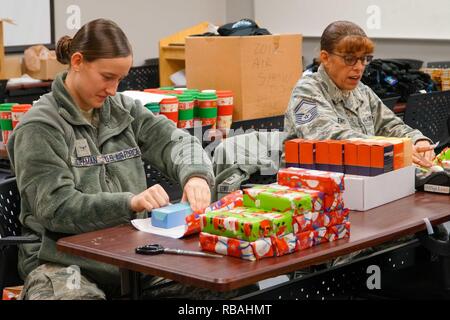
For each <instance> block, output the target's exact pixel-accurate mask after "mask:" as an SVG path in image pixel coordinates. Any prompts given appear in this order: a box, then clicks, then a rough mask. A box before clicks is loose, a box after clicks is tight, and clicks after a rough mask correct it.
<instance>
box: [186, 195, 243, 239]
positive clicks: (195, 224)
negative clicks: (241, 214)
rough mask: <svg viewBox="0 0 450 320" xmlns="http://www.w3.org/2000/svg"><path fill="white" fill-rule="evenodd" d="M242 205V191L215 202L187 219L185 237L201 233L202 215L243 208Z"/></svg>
mask: <svg viewBox="0 0 450 320" xmlns="http://www.w3.org/2000/svg"><path fill="white" fill-rule="evenodd" d="M242 204H243V203H242V191H241V190H237V191H235V192H232V193H230V194H228V195H226V196H225V197H223V198H222V199H220V200H218V201H216V202H214V203H213V204H211V205H210V206H209V207H208V208H206V209H205V210H204V211H203V212H198V211H197V212H194V213H192V214H190V215H189V216H187V217H186V231H185V233H184V235H183V236H184V237H186V236H188V235H191V234H196V233H199V232H200V231H201V223H200V215H202V214H203V213H204V212H209V211H213V210H219V209H233V208H234V207H242Z"/></svg>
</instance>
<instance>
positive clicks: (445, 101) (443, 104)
mask: <svg viewBox="0 0 450 320" xmlns="http://www.w3.org/2000/svg"><path fill="white" fill-rule="evenodd" d="M449 117H450V91H438V92H431V93H426V94H420V93H419V94H414V95H411V96H410V97H409V98H408V101H407V102H406V109H405V115H404V118H403V120H404V122H405V123H406V124H407V125H409V126H410V127H412V128H414V129H418V130H420V131H421V132H422V133H423V134H424V135H425V136H426V137H428V138H430V139H431V140H433V141H434V142H438V141H439V142H440V145H439V147H441V146H445V145H446V144H448V143H449V142H450V135H449V128H448V121H449Z"/></svg>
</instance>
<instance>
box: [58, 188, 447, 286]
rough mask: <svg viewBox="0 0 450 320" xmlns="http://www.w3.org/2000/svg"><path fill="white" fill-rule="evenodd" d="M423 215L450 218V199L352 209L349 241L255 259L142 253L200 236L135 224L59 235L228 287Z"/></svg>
mask: <svg viewBox="0 0 450 320" xmlns="http://www.w3.org/2000/svg"><path fill="white" fill-rule="evenodd" d="M424 218H428V219H429V220H430V222H431V223H432V224H433V225H435V224H439V223H442V222H445V221H447V220H450V197H449V196H448V195H438V194H431V193H416V194H414V195H411V196H408V197H406V198H403V199H400V200H397V201H394V202H391V203H388V204H386V205H383V206H380V207H378V208H374V209H372V210H369V211H365V212H356V211H352V212H351V213H350V221H351V224H352V225H351V236H350V238H349V239H343V240H339V241H336V242H332V243H326V244H322V245H319V246H316V247H313V248H310V249H308V250H304V251H299V252H296V253H293V254H289V255H286V256H282V257H277V258H267V259H262V260H259V261H253V262H251V261H246V260H241V259H238V258H233V257H224V258H222V259H215V258H203V257H192V256H183V255H170V254H161V255H156V256H143V255H138V254H136V253H135V252H134V249H135V248H136V247H138V246H142V245H145V244H150V243H159V244H161V245H163V246H165V247H167V248H178V249H185V250H196V251H200V247H199V242H198V236H191V237H188V238H186V239H171V238H166V237H161V236H157V235H152V234H149V233H145V232H141V231H137V230H136V229H134V228H133V226H131V225H122V226H117V227H113V228H109V229H105V230H99V231H95V232H90V233H85V234H80V235H76V236H71V237H66V238H63V239H60V240H59V241H58V243H57V246H58V249H59V250H61V251H63V252H66V253H70V254H73V255H78V256H82V257H85V258H90V259H94V260H97V261H101V262H105V263H109V264H112V265H116V266H118V267H120V268H123V269H128V270H133V271H138V272H142V273H146V274H152V275H157V276H161V277H165V278H169V279H172V280H175V281H179V282H182V283H186V284H191V285H196V286H200V287H205V288H209V289H212V290H218V291H227V290H233V289H236V288H240V287H243V286H246V285H249V284H253V283H256V282H257V281H260V280H263V279H267V278H270V277H274V276H278V275H281V274H286V273H289V272H292V271H295V270H298V269H301V268H303V267H307V266H310V265H312V264H317V263H323V262H325V261H327V260H329V259H332V258H335V257H338V256H340V255H343V254H347V253H350V252H353V251H356V250H359V249H363V248H367V247H372V246H374V245H378V244H381V243H384V242H386V241H390V240H394V239H397V238H400V237H402V236H405V235H409V234H414V233H416V232H418V231H421V230H425V229H426V227H425V224H424V222H423V219H424Z"/></svg>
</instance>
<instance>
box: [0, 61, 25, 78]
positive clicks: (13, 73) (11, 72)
mask: <svg viewBox="0 0 450 320" xmlns="http://www.w3.org/2000/svg"><path fill="white" fill-rule="evenodd" d="M4 61H5V63H4V65H3V67H4V68H3V72H2V76H1V77H0V79H12V78H19V77H20V76H21V75H22V58H21V57H20V56H5V60H4Z"/></svg>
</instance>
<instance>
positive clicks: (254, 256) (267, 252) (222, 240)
mask: <svg viewBox="0 0 450 320" xmlns="http://www.w3.org/2000/svg"><path fill="white" fill-rule="evenodd" d="M311 238H312V237H311ZM199 240H200V247H201V248H202V250H204V251H209V252H214V253H217V254H222V255H226V256H230V257H236V258H240V259H244V260H250V261H254V260H260V259H264V258H270V257H275V256H277V257H280V256H283V255H286V254H290V253H293V252H295V251H297V250H298V249H299V242H298V240H297V237H296V236H295V235H294V234H293V233H290V234H286V235H284V236H281V237H276V236H272V237H268V238H262V239H258V240H256V241H252V242H249V241H244V240H239V239H233V238H228V237H223V236H218V235H214V234H209V233H205V232H201V233H200V237H199ZM311 243H312V241H311ZM305 248H306V247H305Z"/></svg>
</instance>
